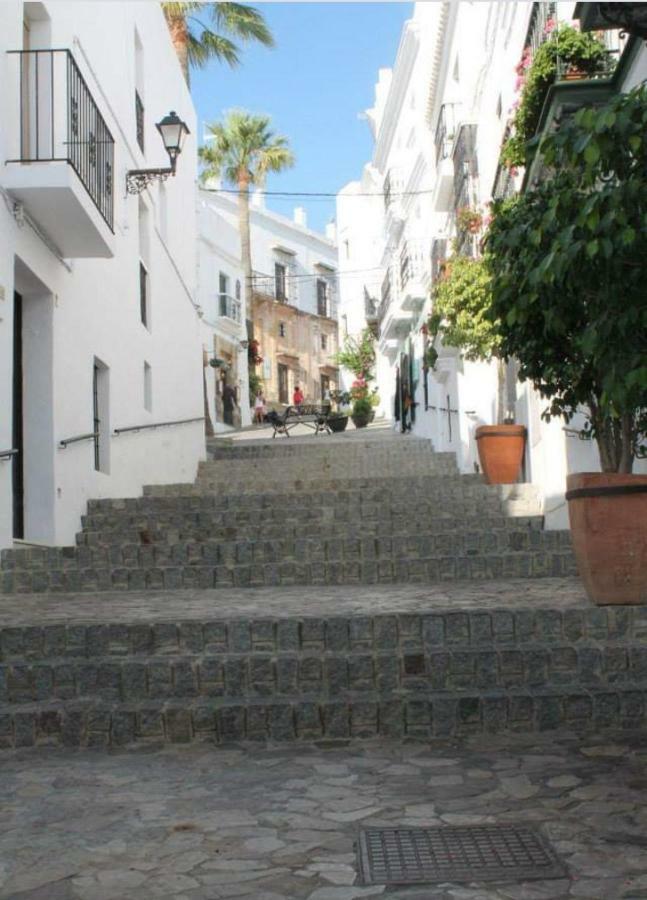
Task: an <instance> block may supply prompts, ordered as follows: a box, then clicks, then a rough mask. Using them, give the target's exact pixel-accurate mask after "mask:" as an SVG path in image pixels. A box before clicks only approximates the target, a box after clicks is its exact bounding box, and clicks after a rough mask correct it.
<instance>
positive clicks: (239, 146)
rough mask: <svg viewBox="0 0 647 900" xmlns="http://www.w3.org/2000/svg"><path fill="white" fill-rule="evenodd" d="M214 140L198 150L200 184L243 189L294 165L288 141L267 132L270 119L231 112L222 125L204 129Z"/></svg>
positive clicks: (212, 125)
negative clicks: (217, 180)
mask: <svg viewBox="0 0 647 900" xmlns="http://www.w3.org/2000/svg"><path fill="white" fill-rule="evenodd" d="M207 131H208V132H209V134H210V135H211V137H212V138H213V140H211V141H210V142H209V144H207V145H205V146H203V147H200V149H199V151H198V155H199V157H200V159H201V161H202V162H203V164H204V169H203V172H202V175H201V179H202V181H206V180H208V179H209V178H213V177H217V178H220V177H222V178H224V179H225V181H227V182H229V184H233V185H237V186H241V185H243V186H244V187H247V186H249V185H250V184H263V183H264V181H265V178H266V176H267V174H268V173H269V172H282V171H283V170H284V169H289V168H290V167H291V166H293V165H294V155H293V153H292V151H291V150H290V149H289V147H288V141H287V138H285V137H283V136H282V135H276V134H274V132H273V131H271V129H270V118H269V116H257V115H254V114H253V113H249V112H247V111H246V110H244V109H230V110H228V111H227V112H226V113H225V118H224V121H222V122H214V123H213V124H211V125H207Z"/></svg>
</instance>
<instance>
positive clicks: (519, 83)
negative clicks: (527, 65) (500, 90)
mask: <svg viewBox="0 0 647 900" xmlns="http://www.w3.org/2000/svg"><path fill="white" fill-rule="evenodd" d="M525 83H526V79H525V78H523V76H521V75H517V80H516V81H515V83H514V89H515V91H519V90H521V88H522V87H523V86H524V84H525Z"/></svg>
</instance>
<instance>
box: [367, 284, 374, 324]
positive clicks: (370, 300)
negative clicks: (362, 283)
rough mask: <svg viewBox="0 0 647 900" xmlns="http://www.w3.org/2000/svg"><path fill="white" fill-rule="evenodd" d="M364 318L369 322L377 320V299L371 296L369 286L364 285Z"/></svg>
mask: <svg viewBox="0 0 647 900" xmlns="http://www.w3.org/2000/svg"><path fill="white" fill-rule="evenodd" d="M364 318H365V319H366V321H367V322H375V321H376V320H377V299H376V298H375V297H371V295H370V294H369V292H368V288H367V287H364Z"/></svg>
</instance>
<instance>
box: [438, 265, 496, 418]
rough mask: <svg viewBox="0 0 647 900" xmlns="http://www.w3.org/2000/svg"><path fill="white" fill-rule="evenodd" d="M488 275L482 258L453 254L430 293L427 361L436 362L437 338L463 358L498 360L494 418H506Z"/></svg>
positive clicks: (487, 360) (486, 360)
mask: <svg viewBox="0 0 647 900" xmlns="http://www.w3.org/2000/svg"><path fill="white" fill-rule="evenodd" d="M491 287H492V285H491V277H490V273H489V270H488V268H487V266H486V264H485V261H484V259H483V258H482V257H481V258H477V259H474V258H471V257H469V256H462V255H460V254H456V255H455V256H453V257H451V259H449V260H448V261H447V262H446V263H445V268H444V274H443V277H442V278H440V279H439V281H437V282H436V285H435V287H434V290H433V294H432V301H433V303H432V310H433V312H432V314H431V316H430V317H429V321H428V323H427V327H428V329H429V335H430V338H431V341H432V345H431V347H430V350H429V356H428V359H427V361H428V362H429V363H431V364H432V366H433V364H435V361H436V359H437V358H438V353H437V351H436V350H435V348H434V346H433V342H434V341H435V339H436V337H439V338H440V339H441V340H442V342H443V344H444V345H445V346H447V347H456V348H458V349H460V351H461V352H462V355H463V356H464V357H465V359H469V360H472V361H476V360H480V361H482V362H490V361H491V360H493V359H496V361H497V378H498V398H497V421H498V423H499V424H500V423H501V422H503V421H504V419H505V413H506V410H505V387H506V372H505V364H504V361H503V359H502V358H501V338H500V335H499V329H498V323H497V322H496V321H494V320H493V319H492V318H491V316H490V308H491V305H492V290H491Z"/></svg>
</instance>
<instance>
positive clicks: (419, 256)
mask: <svg viewBox="0 0 647 900" xmlns="http://www.w3.org/2000/svg"><path fill="white" fill-rule="evenodd" d="M429 269H430V266H429V242H428V241H421V240H416V239H413V240H408V241H405V242H404V244H403V245H402V249H401V251H400V286H401V287H402V288H404V287H406V285H407V284H408V282H409V281H422V280H423V279H424V278H425V277H426V276H428V275H429Z"/></svg>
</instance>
